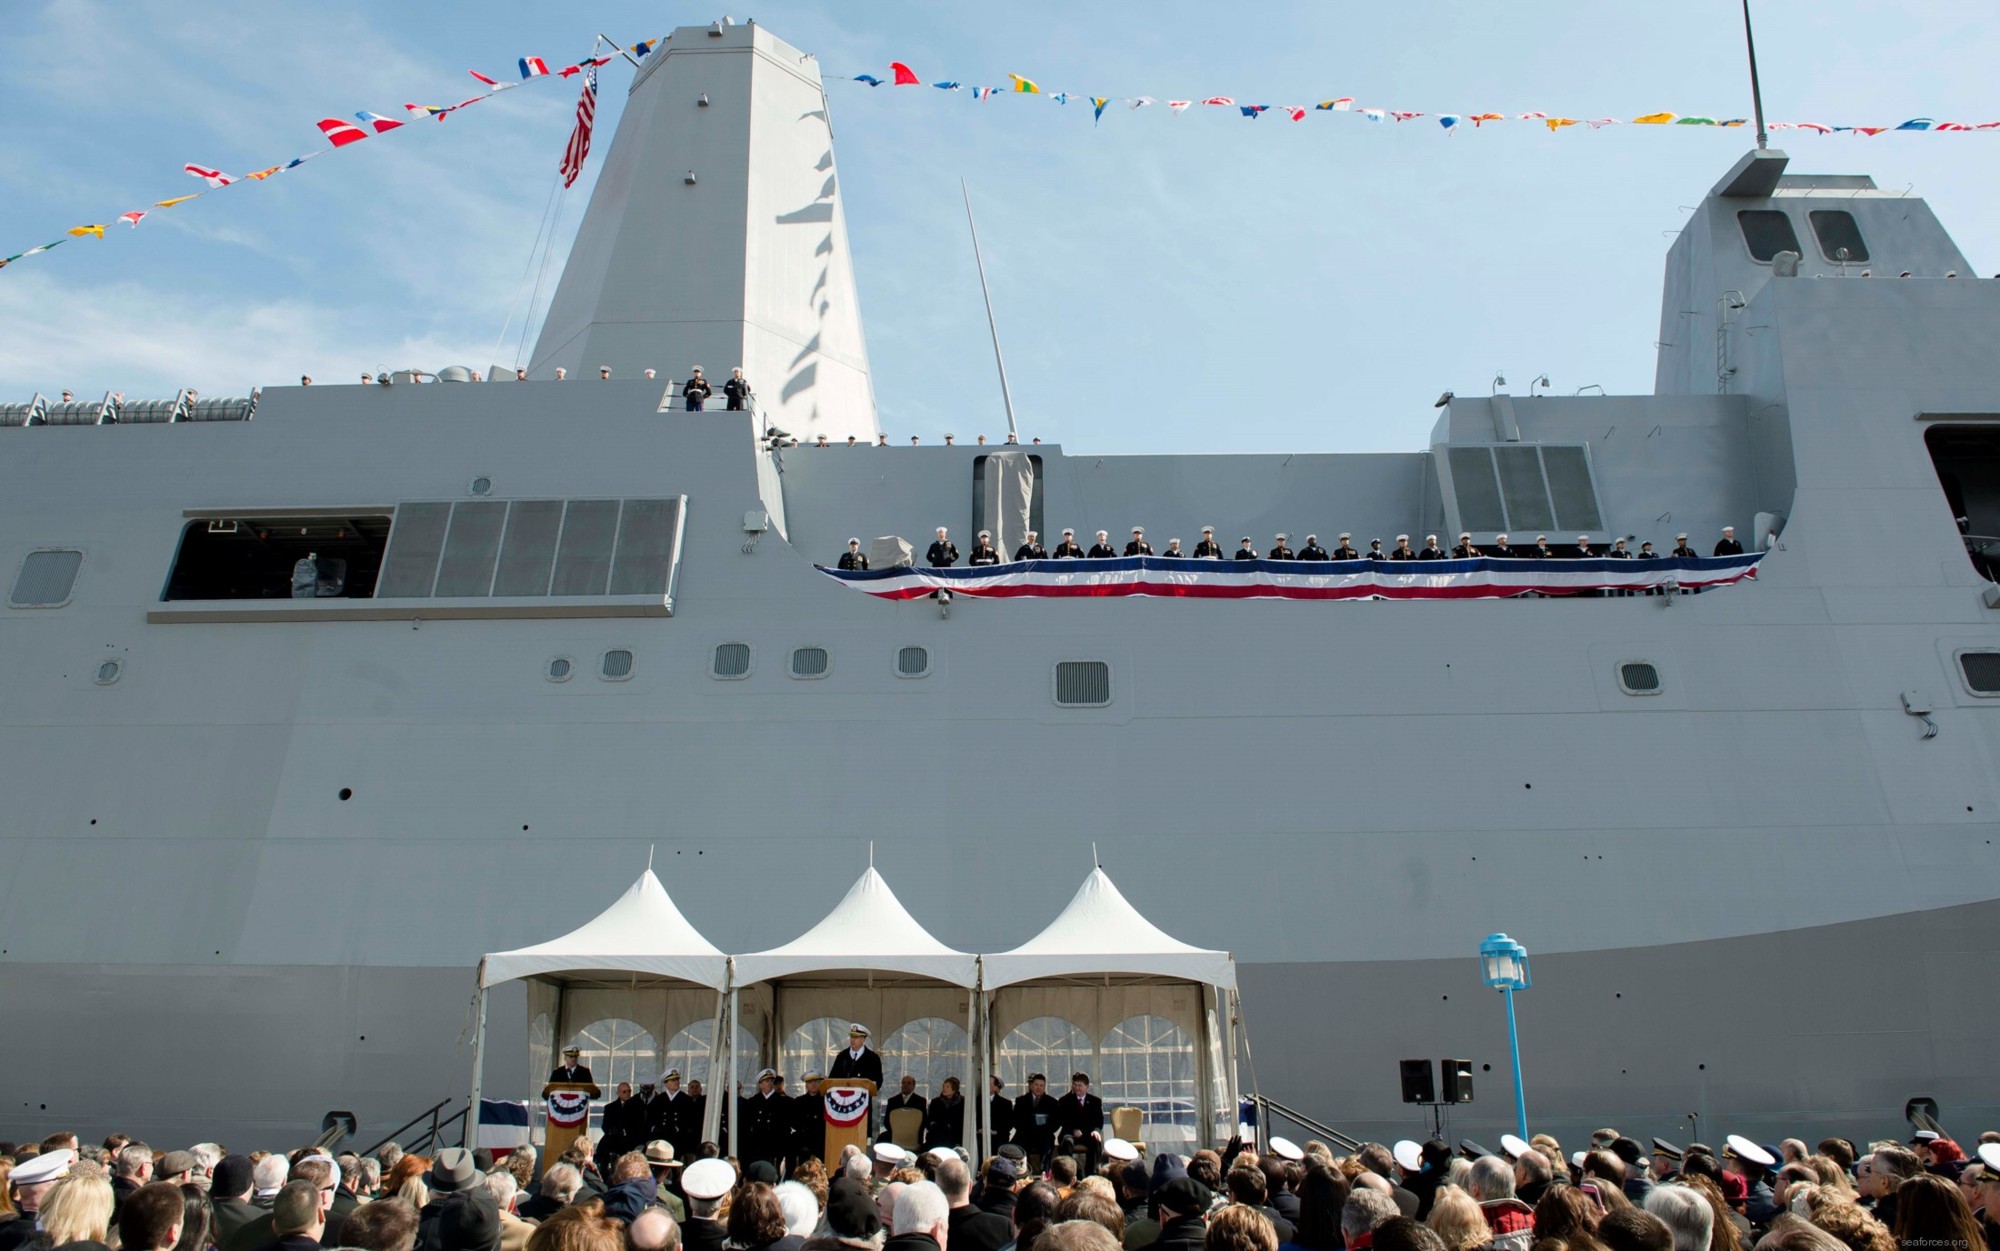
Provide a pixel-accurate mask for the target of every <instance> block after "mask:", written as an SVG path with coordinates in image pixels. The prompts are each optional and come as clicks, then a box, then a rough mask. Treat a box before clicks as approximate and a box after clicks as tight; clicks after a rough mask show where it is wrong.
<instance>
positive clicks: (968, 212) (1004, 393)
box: [958, 0, 1747, 443]
mask: <svg viewBox="0 0 2000 1251" xmlns="http://www.w3.org/2000/svg"><path fill="white" fill-rule="evenodd" d="M1746 2H1747V0H1746ZM958 190H959V194H960V195H962V196H964V197H965V224H966V226H967V227H969V228H970V229H971V231H972V261H973V263H974V264H975V265H977V266H978V267H979V294H980V295H982V296H984V297H985V299H986V328H987V330H988V331H990V332H991V333H992V335H993V363H994V364H995V365H996V366H998V367H999V370H1000V399H1001V402H1002V403H1004V404H1006V406H1007V433H1008V435H1009V436H1010V440H1009V441H1010V442H1015V443H1018V442H1020V441H1021V428H1020V427H1019V426H1018V425H1016V424H1015V423H1014V393H1013V391H1011V390H1009V389H1008V386H1007V362H1006V360H1005V359H1004V358H1002V357H1001V355H1000V324H999V323H998V322H996V321H994V320H993V292H992V291H990V290H988V289H987V286H986V260H985V258H984V257H982V256H981V255H980V254H979V225H978V223H977V222H974V221H973V220H972V192H971V191H969V190H967V189H966V186H965V179H963V178H961V179H959V180H958Z"/></svg>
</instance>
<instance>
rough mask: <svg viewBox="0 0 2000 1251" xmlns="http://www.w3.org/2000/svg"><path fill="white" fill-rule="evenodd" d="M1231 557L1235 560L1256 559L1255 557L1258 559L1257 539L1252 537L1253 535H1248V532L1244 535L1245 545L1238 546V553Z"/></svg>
mask: <svg viewBox="0 0 2000 1251" xmlns="http://www.w3.org/2000/svg"><path fill="white" fill-rule="evenodd" d="M1231 559H1233V560H1255V559H1257V540H1255V539H1253V538H1251V537H1250V536H1249V535H1247V534H1246V535H1244V536H1243V545H1242V546H1241V547H1238V548H1237V549H1236V555H1235V556H1234V557H1232V558H1231Z"/></svg>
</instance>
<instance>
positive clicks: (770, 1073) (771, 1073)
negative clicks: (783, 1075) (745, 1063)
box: [757, 1069, 778, 1082]
mask: <svg viewBox="0 0 2000 1251" xmlns="http://www.w3.org/2000/svg"><path fill="white" fill-rule="evenodd" d="M767 1077H768V1078H770V1079H771V1080H772V1081H777V1080H778V1070H776V1069H758V1070H757V1080H758V1081H760V1082H761V1081H763V1080H764V1079H765V1078H767Z"/></svg>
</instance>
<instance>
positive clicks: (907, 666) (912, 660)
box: [896, 647, 931, 678]
mask: <svg viewBox="0 0 2000 1251" xmlns="http://www.w3.org/2000/svg"><path fill="white" fill-rule="evenodd" d="M930 671H931V653H930V650H929V649H928V648H923V647H905V648H902V649H900V650H898V651H897V652H896V676H897V677H899V678H922V677H928V676H930Z"/></svg>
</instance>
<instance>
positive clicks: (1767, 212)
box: [1736, 209, 1804, 262]
mask: <svg viewBox="0 0 2000 1251" xmlns="http://www.w3.org/2000/svg"><path fill="white" fill-rule="evenodd" d="M1736 224H1737V226H1738V227H1740V228H1741V229H1742V231H1743V243H1744V245H1745V246H1747V247H1748V248H1749V249H1750V259H1751V260H1753V261H1765V262H1768V261H1770V259H1771V258H1772V257H1774V256H1776V255H1777V254H1778V253H1780V252H1797V251H1798V250H1799V234H1798V231H1796V230H1793V229H1792V219H1791V217H1790V216H1788V215H1786V214H1784V213H1781V212H1779V211H1778V210H1777V209H1744V210H1743V211H1741V212H1739V213H1738V214H1736ZM1800 254H1801V255H1804V254H1803V253H1800Z"/></svg>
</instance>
